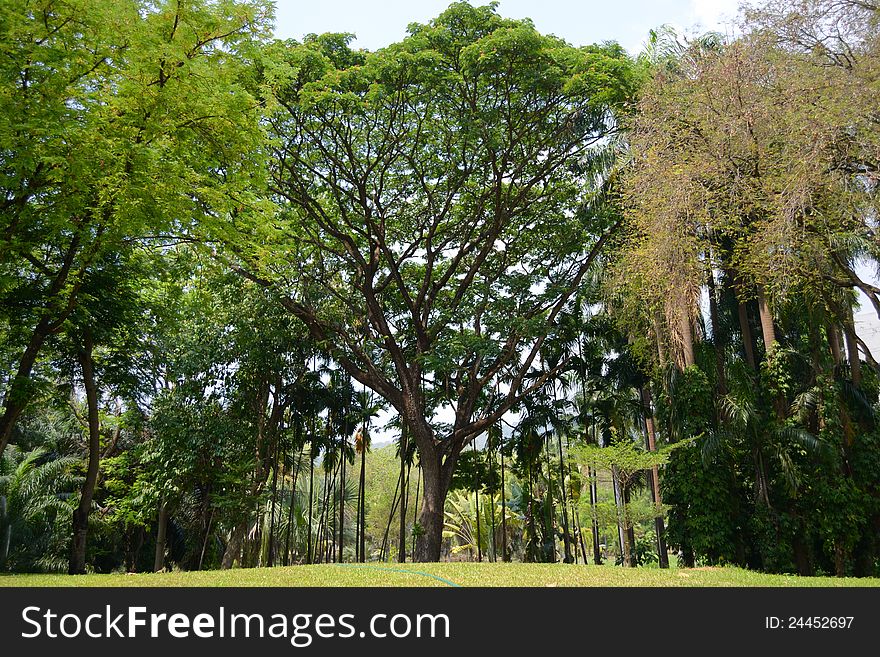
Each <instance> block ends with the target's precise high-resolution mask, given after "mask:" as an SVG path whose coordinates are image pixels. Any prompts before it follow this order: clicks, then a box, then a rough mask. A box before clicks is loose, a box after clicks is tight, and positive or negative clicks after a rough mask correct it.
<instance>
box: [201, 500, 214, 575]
mask: <svg viewBox="0 0 880 657" xmlns="http://www.w3.org/2000/svg"><path fill="white" fill-rule="evenodd" d="M213 521H214V508H212V509H211V515H209V516H208V527H207V528H206V529H205V540H203V541H202V551H201V553H200V554H199V565H198V570H201V569H202V564H203V563H204V561H205V550H206V549H207V547H208V539H209V538H210V536H211V523H213Z"/></svg>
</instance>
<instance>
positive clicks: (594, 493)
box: [587, 466, 602, 566]
mask: <svg viewBox="0 0 880 657" xmlns="http://www.w3.org/2000/svg"><path fill="white" fill-rule="evenodd" d="M587 478H588V479H589V480H590V523H591V529H592V535H593V563H594V564H596V565H597V566H598V565H600V564H601V563H602V550H601V548H600V546H599V514H598V510H597V508H596V505H597V503H598V487H597V485H596V472H595V470H593V469H592V468H590V466H587Z"/></svg>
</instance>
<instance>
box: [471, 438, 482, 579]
mask: <svg viewBox="0 0 880 657" xmlns="http://www.w3.org/2000/svg"><path fill="white" fill-rule="evenodd" d="M471 446H472V447H473V450H474V464H475V466H476V467H475V472H476V480H475V482H474V504H475V508H476V511H477V561H479V562H481V563H482V561H483V541H482V532H481V528H480V466H479V463H478V455H479V452H478V451H477V441H476V440H474V442H473V443H471Z"/></svg>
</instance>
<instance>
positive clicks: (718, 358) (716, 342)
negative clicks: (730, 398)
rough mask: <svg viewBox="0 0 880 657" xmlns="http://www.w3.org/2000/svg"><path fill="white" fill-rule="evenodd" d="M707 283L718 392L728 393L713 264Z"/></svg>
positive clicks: (709, 269) (708, 272)
mask: <svg viewBox="0 0 880 657" xmlns="http://www.w3.org/2000/svg"><path fill="white" fill-rule="evenodd" d="M706 283H707V285H708V288H709V323H710V325H711V327H712V348H713V350H714V351H715V375H716V378H717V380H718V394H719V395H721V396H724V395H726V394H727V379H726V377H725V375H724V336H723V335H722V334H721V322H720V321H719V320H718V299H717V298H716V286H715V273H714V272H713V271H712V267H711V265H710V266H709V267H708V271H707V272H706Z"/></svg>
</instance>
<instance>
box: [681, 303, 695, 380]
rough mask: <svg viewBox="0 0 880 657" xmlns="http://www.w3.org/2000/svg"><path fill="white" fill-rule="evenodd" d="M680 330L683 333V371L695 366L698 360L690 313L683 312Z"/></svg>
mask: <svg viewBox="0 0 880 657" xmlns="http://www.w3.org/2000/svg"><path fill="white" fill-rule="evenodd" d="M679 330H680V332H681V364H680V365H681V369H685V368H687V367H690V366H691V365H694V364H695V363H696V362H697V360H696V356H695V355H694V332H693V328H692V326H691V316H690V313H689V312H683V313H682V315H681V318H680V320H679Z"/></svg>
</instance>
